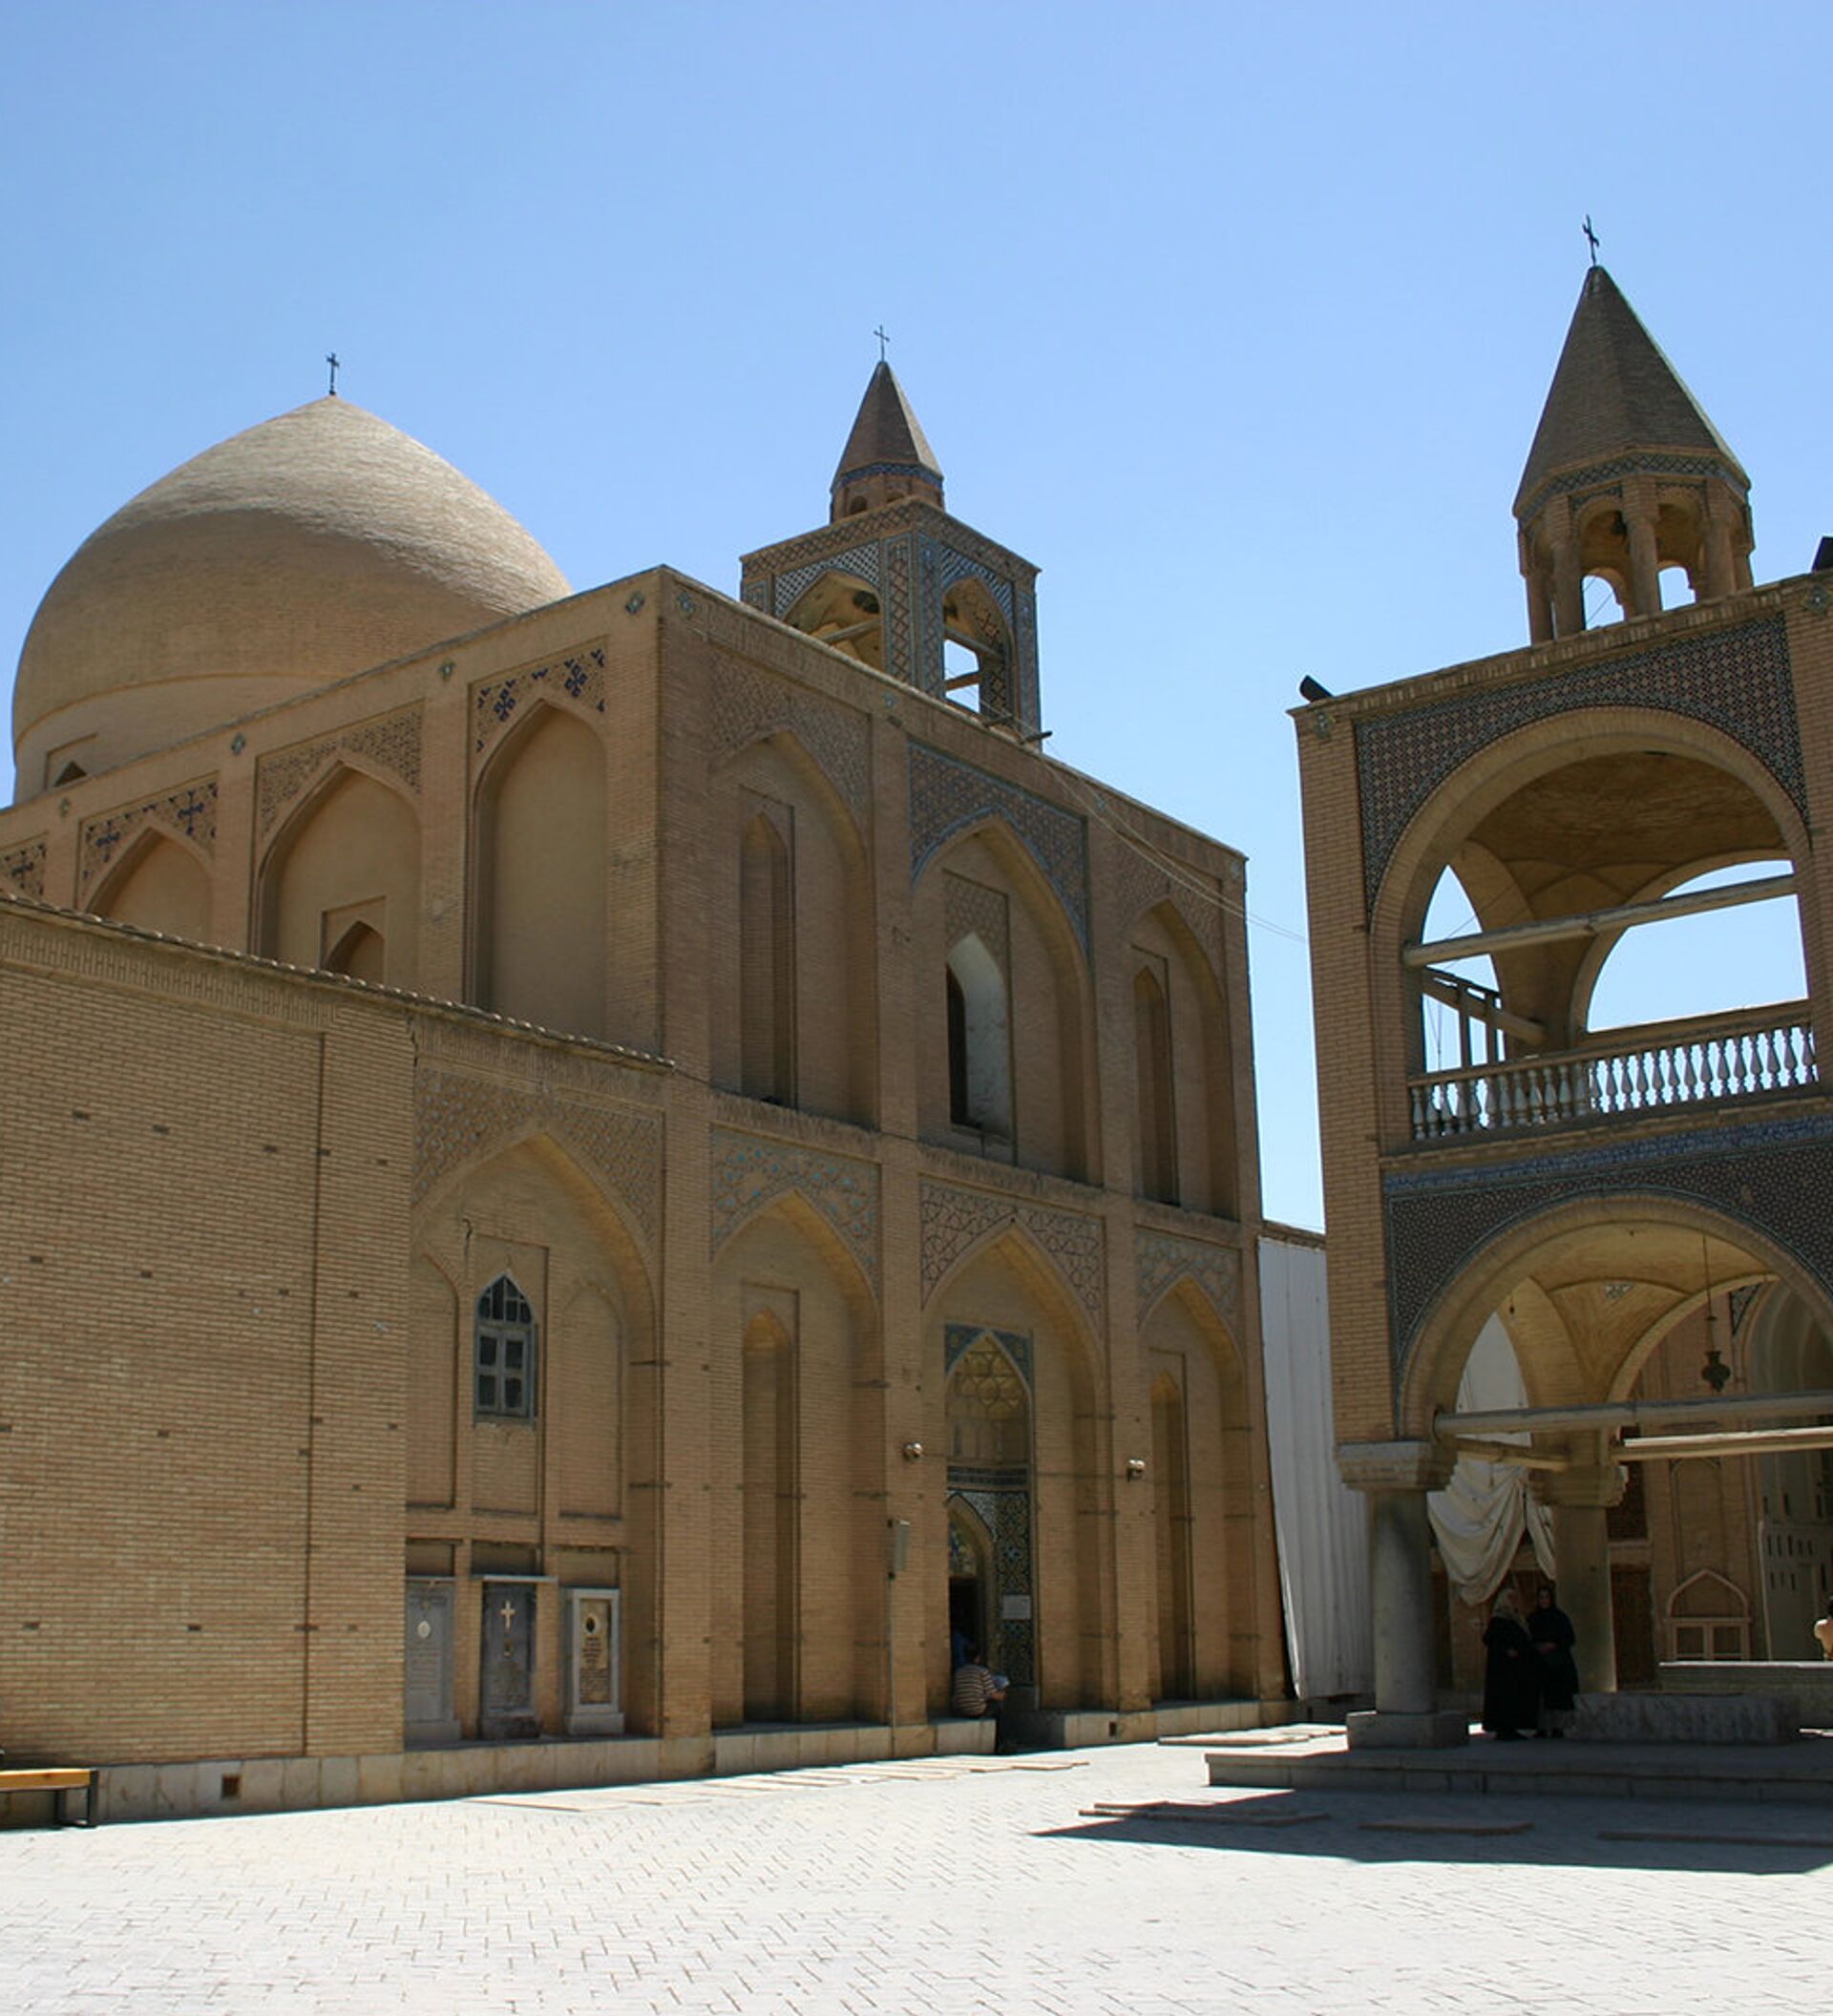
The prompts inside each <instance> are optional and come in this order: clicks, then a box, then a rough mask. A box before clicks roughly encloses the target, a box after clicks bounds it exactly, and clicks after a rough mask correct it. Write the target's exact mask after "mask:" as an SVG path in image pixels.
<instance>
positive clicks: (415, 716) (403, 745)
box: [255, 706, 420, 840]
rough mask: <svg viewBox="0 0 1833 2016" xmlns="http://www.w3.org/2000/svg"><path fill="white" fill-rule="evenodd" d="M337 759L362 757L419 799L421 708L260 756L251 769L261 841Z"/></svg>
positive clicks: (409, 708)
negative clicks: (309, 786) (307, 788)
mask: <svg viewBox="0 0 1833 2016" xmlns="http://www.w3.org/2000/svg"><path fill="white" fill-rule="evenodd" d="M340 756H360V757H362V758H363V759H364V760H365V761H367V762H369V763H372V764H373V765H374V766H375V767H376V768H377V769H379V770H386V771H387V772H388V774H389V775H390V777H393V778H396V779H398V780H399V782H400V783H402V784H403V785H405V786H406V787H407V788H408V790H409V791H410V792H411V794H412V795H413V796H414V797H416V798H417V797H418V796H419V795H420V709H419V708H418V707H417V706H413V707H403V708H402V709H401V710H400V711H399V712H398V713H394V714H385V715H383V716H382V718H381V719H380V720H379V721H361V722H358V723H357V724H356V725H355V726H354V727H349V728H341V729H339V731H338V732H337V733H336V734H335V735H326V736H322V737H321V738H320V739H319V740H318V741H317V742H302V743H300V744H298V745H297V746H294V747H293V748H290V749H276V750H275V751H274V752H273V754H272V755H270V756H263V758H262V759H261V761H260V763H259V764H258V765H257V766H256V770H255V830H256V833H257V835H258V836H259V837H260V838H261V839H263V840H265V839H266V837H267V836H268V834H269V833H271V832H272V831H273V830H274V828H275V827H276V826H277V825H278V824H279V823H280V820H281V817H282V815H283V814H284V812H285V810H286V809H287V808H288V807H289V806H290V805H292V804H293V803H294V802H295V800H297V799H298V798H299V797H300V796H301V795H302V793H303V792H304V791H305V790H306V787H307V786H308V785H310V784H311V783H312V782H313V780H314V779H315V778H316V777H317V776H318V775H319V773H320V772H321V771H322V770H324V769H325V768H326V767H327V766H328V765H329V764H331V763H333V762H335V761H336V760H337V758H339V757H340Z"/></svg>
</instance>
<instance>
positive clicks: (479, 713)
mask: <svg viewBox="0 0 1833 2016" xmlns="http://www.w3.org/2000/svg"><path fill="white" fill-rule="evenodd" d="M604 648H605V647H604V646H603V645H602V644H581V645H580V646H579V649H578V650H577V651H572V652H568V653H567V654H565V655H564V656H563V657H560V658H554V659H549V660H548V661H547V662H546V663H545V664H539V665H524V666H523V667H522V669H521V670H520V671H519V672H506V673H505V674H504V675H503V676H502V678H500V679H486V680H480V681H479V682H478V683H477V684H476V685H474V686H473V687H472V689H471V754H472V761H473V764H475V763H476V762H477V761H478V760H479V759H480V758H481V757H483V756H485V755H486V754H488V752H489V751H490V750H491V749H492V748H493V747H495V744H496V742H497V741H498V739H499V738H500V737H501V735H502V733H503V731H504V729H506V728H507V727H508V726H509V725H510V723H511V722H512V721H514V720H515V719H516V715H517V713H518V712H520V711H521V710H522V709H524V708H526V707H528V706H531V705H532V704H534V703H535V702H536V701H537V700H545V701H550V702H552V703H553V704H554V705H556V706H558V707H567V708H571V709H573V710H574V711H575V712H577V713H580V714H602V713H603V712H604V664H605V659H604Z"/></svg>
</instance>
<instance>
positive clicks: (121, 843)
mask: <svg viewBox="0 0 1833 2016" xmlns="http://www.w3.org/2000/svg"><path fill="white" fill-rule="evenodd" d="M148 826H152V827H159V828H163V830H165V831H166V832H168V833H176V834H179V835H180V836H181V837H182V838H184V839H186V840H188V841H190V843H191V844H192V846H193V847H195V848H197V849H199V850H200V851H201V852H203V853H206V854H208V853H213V852H214V851H216V845H217V780H216V779H215V778H214V777H200V778H199V779H198V781H197V782H196V783H195V784H187V785H182V786H180V787H179V789H178V790H176V791H167V792H164V793H163V794H162V795H161V796H159V797H158V798H149V799H148V800H147V801H146V802H145V803H144V804H143V805H125V806H121V807H119V808H118V809H116V810H115V811H112V812H103V813H102V814H101V815H100V816H99V817H98V818H95V819H85V820H84V821H83V832H82V838H81V840H80V842H79V843H78V845H77V850H76V893H77V895H78V897H79V898H81V897H83V896H87V895H88V894H89V893H90V892H91V890H93V889H94V888H95V884H96V883H97V882H99V881H100V880H101V878H102V877H103V876H104V875H105V874H106V873H107V872H108V871H109V870H110V869H111V868H112V867H113V866H114V865H115V863H116V861H118V860H119V859H120V857H121V854H122V851H124V850H125V848H126V846H127V844H128V842H129V841H130V840H132V839H133V837H134V835H135V834H136V833H137V832H138V831H139V830H140V829H141V828H142V827H148Z"/></svg>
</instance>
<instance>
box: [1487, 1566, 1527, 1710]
mask: <svg viewBox="0 0 1833 2016" xmlns="http://www.w3.org/2000/svg"><path fill="white" fill-rule="evenodd" d="M1483 1644H1484V1650H1485V1654H1486V1657H1485V1662H1484V1669H1483V1726H1484V1728H1485V1729H1486V1730H1488V1731H1489V1733H1491V1734H1492V1735H1493V1736H1494V1737H1495V1738H1496V1739H1497V1741H1498V1742H1501V1743H1518V1742H1520V1740H1521V1735H1522V1732H1523V1730H1525V1729H1532V1728H1533V1726H1534V1722H1535V1719H1536V1717H1537V1716H1538V1714H1539V1710H1540V1687H1539V1683H1538V1680H1537V1677H1536V1674H1535V1670H1534V1667H1535V1659H1534V1642H1533V1640H1532V1639H1531V1638H1529V1637H1528V1635H1527V1628H1526V1627H1525V1626H1524V1625H1523V1623H1522V1617H1521V1599H1520V1597H1518V1596H1517V1595H1516V1594H1515V1592H1514V1590H1513V1589H1512V1588H1510V1587H1509V1586H1508V1585H1507V1584H1506V1582H1505V1583H1504V1584H1503V1586H1502V1587H1501V1589H1500V1590H1498V1591H1497V1594H1496V1605H1495V1608H1494V1609H1493V1610H1491V1611H1490V1613H1489V1622H1488V1623H1487V1624H1486V1625H1485V1626H1484V1628H1483Z"/></svg>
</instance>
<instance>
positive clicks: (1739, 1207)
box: [1381, 1115, 1833, 1368]
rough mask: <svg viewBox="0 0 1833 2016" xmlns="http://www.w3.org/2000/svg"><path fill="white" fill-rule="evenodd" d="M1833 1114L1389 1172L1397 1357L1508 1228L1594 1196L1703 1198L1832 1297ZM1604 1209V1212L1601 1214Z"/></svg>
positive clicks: (1399, 1362) (1400, 1362) (1700, 1201)
mask: <svg viewBox="0 0 1833 2016" xmlns="http://www.w3.org/2000/svg"><path fill="white" fill-rule="evenodd" d="M1829 1150H1833V1118H1828V1117H1822V1116H1821V1115H1812V1116H1804V1117H1801V1118H1799V1119H1790V1120H1766V1121H1757V1122H1753V1123H1752V1124H1749V1125H1747V1126H1730V1125H1720V1126H1715V1127H1700V1128H1692V1129H1689V1130H1688V1131H1687V1132H1686V1133H1683V1134H1668V1135H1656V1136H1654V1137H1652V1138H1651V1137H1644V1138H1643V1139H1641V1140H1639V1141H1628V1142H1608V1143H1601V1144H1599V1145H1597V1146H1595V1147H1580V1148H1572V1149H1570V1150H1568V1151H1567V1152H1565V1153H1563V1154H1555V1155H1533V1156H1527V1157H1524V1158H1523V1159H1522V1160H1521V1161H1519V1162H1515V1163H1511V1164H1509V1165H1508V1166H1506V1168H1499V1169H1496V1170H1493V1171H1491V1170H1487V1169H1474V1168H1470V1167H1468V1166H1464V1167H1460V1168H1456V1169H1443V1170H1440V1169H1429V1168H1427V1169H1420V1170H1412V1169H1404V1170H1398V1171H1395V1172H1393V1173H1391V1174H1389V1175H1387V1176H1386V1177H1384V1178H1383V1179H1382V1185H1381V1187H1382V1193H1383V1209H1384V1216H1385V1219H1386V1233H1387V1279H1388V1291H1387V1293H1388V1309H1389V1315H1390V1319H1391V1322H1392V1326H1393V1338H1394V1350H1395V1362H1396V1366H1397V1368H1399V1367H1402V1366H1404V1365H1405V1363H1406V1360H1407V1356H1408V1355H1409V1354H1410V1353H1411V1351H1412V1349H1413V1346H1414V1344H1415V1343H1416V1342H1417V1341H1418V1337H1419V1334H1420V1332H1421V1330H1422V1328H1423V1327H1424V1324H1425V1319H1426V1317H1427V1315H1428V1314H1429V1313H1430V1312H1431V1309H1432V1306H1433V1304H1434V1303H1435V1302H1436V1301H1437V1300H1438V1298H1439V1297H1440V1295H1441V1294H1443V1292H1444V1291H1445V1290H1446V1289H1447V1288H1448V1287H1449V1286H1450V1285H1451V1283H1452V1282H1453V1281H1454V1280H1456V1278H1457V1277H1458V1275H1459V1274H1460V1273H1462V1272H1463V1271H1464V1270H1465V1269H1466V1268H1467V1267H1469V1265H1470V1264H1471V1262H1472V1261H1473V1260H1474V1259H1475V1257H1476V1255H1477V1254H1478V1252H1479V1251H1480V1250H1482V1249H1483V1248H1484V1247H1485V1246H1487V1245H1488V1244H1489V1243H1490V1242H1491V1241H1492V1240H1493V1239H1495V1238H1496V1237H1497V1235H1498V1234H1499V1233H1502V1232H1504V1231H1506V1230H1507V1229H1508V1228H1509V1227H1511V1226H1515V1225H1520V1224H1523V1223H1525V1222H1526V1221H1527V1220H1528V1219H1530V1218H1533V1217H1536V1216H1538V1215H1539V1214H1540V1213H1541V1212H1543V1211H1549V1210H1551V1209H1553V1208H1555V1207H1556V1206H1558V1205H1563V1204H1571V1203H1574V1202H1577V1201H1578V1200H1580V1199H1583V1198H1586V1197H1596V1198H1600V1199H1601V1198H1606V1197H1608V1198H1610V1199H1611V1200H1612V1202H1611V1206H1610V1210H1611V1213H1612V1215H1618V1214H1620V1212H1621V1211H1622V1209H1623V1208H1624V1207H1623V1205H1622V1203H1621V1202H1620V1201H1619V1200H1622V1199H1626V1198H1630V1197H1633V1196H1636V1195H1642V1196H1651V1197H1668V1198H1675V1199H1679V1200H1683V1201H1685V1202H1687V1203H1690V1204H1697V1205H1703V1206H1704V1207H1706V1208H1708V1209H1710V1210H1713V1211H1715V1212H1717V1214H1718V1215H1719V1216H1721V1217H1723V1218H1726V1219H1729V1220H1730V1221H1732V1222H1733V1223H1734V1224H1738V1225H1746V1226H1749V1227H1750V1228H1751V1229H1753V1230H1754V1231H1759V1232H1761V1233H1766V1234H1767V1235H1768V1236H1769V1237H1770V1238H1772V1239H1775V1240H1777V1241H1780V1244H1782V1245H1783V1246H1785V1247H1787V1248H1788V1249H1789V1250H1790V1251H1791V1252H1793V1253H1794V1254H1795V1256H1796V1258H1797V1259H1798V1260H1800V1261H1801V1265H1802V1266H1803V1267H1804V1268H1805V1269H1806V1270H1807V1271H1809V1272H1810V1273H1812V1274H1814V1275H1815V1276H1817V1277H1818V1279H1819V1280H1820V1282H1821V1283H1822V1286H1823V1287H1824V1289H1825V1290H1826V1292H1827V1296H1828V1298H1829V1300H1833V1153H1830V1152H1829ZM1600 1216H1602V1213H1601V1212H1600Z"/></svg>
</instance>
